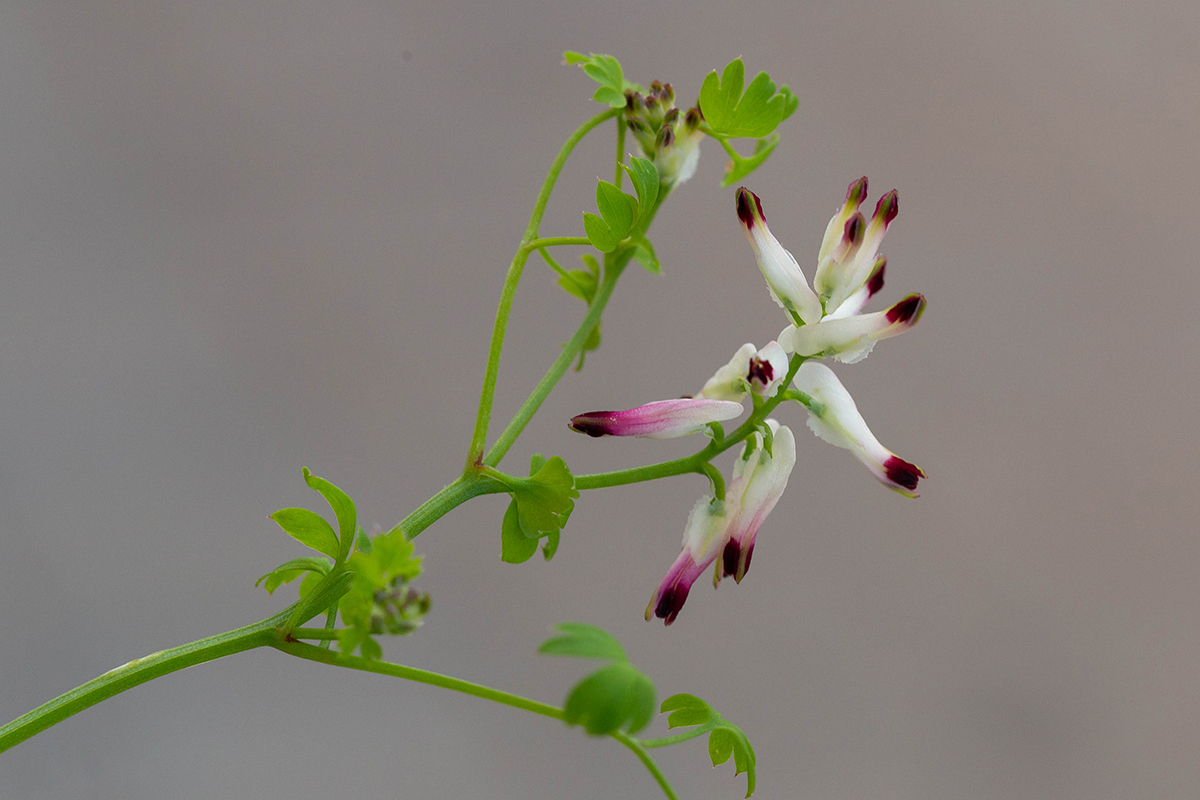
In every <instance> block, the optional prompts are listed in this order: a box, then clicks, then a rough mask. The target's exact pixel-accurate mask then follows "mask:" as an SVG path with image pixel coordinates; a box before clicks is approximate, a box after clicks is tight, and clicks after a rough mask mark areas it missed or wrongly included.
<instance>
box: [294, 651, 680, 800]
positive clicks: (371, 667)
mask: <svg viewBox="0 0 1200 800" xmlns="http://www.w3.org/2000/svg"><path fill="white" fill-rule="evenodd" d="M271 644H272V645H273V646H274V647H275V648H276V649H278V650H281V651H283V652H284V653H287V654H288V655H292V656H296V657H297V658H305V659H308V660H309V661H317V662H320V663H322V664H331V665H333V666H338V667H348V668H350V669H357V670H362V671H363V672H374V673H377V674H379V675H391V676H392V677H394V678H403V679H405V680H409V681H416V682H417V683H424V684H428V685H430V686H439V687H441V688H443V689H449V690H450V691H452V692H460V693H462V694H468V695H471V696H472V697H479V698H482V699H484V700H491V701H492V702H494V703H500V704H501V705H505V706H511V707H513V708H519V709H521V710H522V711H528V712H530V713H532V714H540V715H541V716H543V717H550V718H551V719H557V720H561V719H562V718H563V710H562V709H561V708H559V707H557V706H552V705H550V704H548V703H541V702H538V701H537V700H531V699H529V698H528V697H521V696H520V695H516V694H510V693H509V692H503V691H501V690H499V689H493V688H492V687H490V686H483V685H482V684H478V683H471V682H470V681H464V680H461V679H459V678H452V677H450V676H449V675H442V674H440V673H437V672H430V671H428V670H424V669H417V668H416V667H407V666H404V665H403V664H393V663H391V662H389V661H376V660H370V659H366V658H360V657H358V656H350V655H346V654H344V653H334V652H331V651H329V650H323V649H321V648H320V647H315V646H313V645H311V644H305V643H303V642H295V641H289V640H287V639H283V638H276V640H275V641H273V642H271ZM609 735H610V736H611V737H612V738H614V739H616V740H617V741H618V742H620V743H621V744H623V745H625V746H626V747H628V748H629V749H630V750H632V751H633V752H634V753H635V754H636V755H637V757H638V759H639V760H640V761H641V762H642V764H644V765H645V767H646V769H647V770H649V771H650V774H651V775H653V776H654V780H655V781H657V782H658V785H659V787H660V788H661V789H662V790H663V794H665V795H666V796H667V797H668V798H671V800H678V796H677V795H676V794H675V792H674V790H673V789H672V788H671V784H670V783H669V782H668V781H667V779H666V776H664V775H663V774H662V771H661V770H660V769H659V768H658V764H656V763H655V761H654V759H653V758H651V756H650V754H649V753H647V752H646V750H645V748H644V747H642V745H641V744H640V743H639V742H638V740H637V739H635V738H634V737H632V736H630V735H628V734H626V733H623V732H622V731H616V732H615V733H611V734H609Z"/></svg>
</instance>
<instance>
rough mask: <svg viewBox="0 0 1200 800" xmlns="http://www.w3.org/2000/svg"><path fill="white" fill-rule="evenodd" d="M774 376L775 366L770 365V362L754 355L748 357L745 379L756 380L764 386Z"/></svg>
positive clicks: (752, 381)
mask: <svg viewBox="0 0 1200 800" xmlns="http://www.w3.org/2000/svg"><path fill="white" fill-rule="evenodd" d="M774 378H775V368H774V367H772V366H771V362H770V361H767V360H766V359H762V358H759V357H758V356H755V357H754V358H752V359H750V372H749V374H747V375H746V379H747V380H749V381H750V382H751V383H754V382H756V381H757V382H758V383H761V384H762V385H763V386H766V385H767V384H768V383H770V382H771V381H772V380H773V379H774Z"/></svg>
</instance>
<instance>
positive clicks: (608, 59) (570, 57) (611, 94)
mask: <svg viewBox="0 0 1200 800" xmlns="http://www.w3.org/2000/svg"><path fill="white" fill-rule="evenodd" d="M563 59H564V63H566V64H578V65H579V68H580V69H582V70H583V72H584V74H586V75H587V76H588V77H589V78H591V79H592V80H594V81H595V82H596V83H598V84H600V88H599V89H597V90H596V93H595V94H593V95H592V99H593V100H595V101H596V102H597V103H604V104H606V105H608V106H610V107H612V108H623V107H624V106H625V90H626V89H641V87H640V86H637V85H636V84H632V83H628V82H626V80H625V72H624V70H622V69H621V62H620V61H617V60H616V59H615V58H613V57H612V56H606V55H603V54H601V53H592V54H590V55H586V56H585V55H584V54H583V53H576V52H573V51H571V50H568V51H567V52H565V53H563Z"/></svg>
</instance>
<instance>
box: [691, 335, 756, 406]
mask: <svg viewBox="0 0 1200 800" xmlns="http://www.w3.org/2000/svg"><path fill="white" fill-rule="evenodd" d="M757 352H758V351H757V349H756V348H755V347H754V345H753V344H752V343H750V342H746V344H744V345H742V346H741V347H739V348H738V351H737V352H736V353H734V354H733V358H731V359H729V363H728V364H726V365H725V366H723V367H721V368H720V369H719V370H717V371H716V373H715V374H714V375H713V376H712V377H711V378H709V379H708V382H707V383H705V384H704V388H703V389H701V390H700V391H699V393H697V395H696V396H697V397H707V398H708V399H710V400H731V401H734V402H737V401H739V400H741V399H742V398H744V397H745V396H746V395H747V394H749V393H750V388H749V384H748V382H747V379H746V376H747V375H748V374H749V372H750V359H751V357H753V356H754V354H755V353H757Z"/></svg>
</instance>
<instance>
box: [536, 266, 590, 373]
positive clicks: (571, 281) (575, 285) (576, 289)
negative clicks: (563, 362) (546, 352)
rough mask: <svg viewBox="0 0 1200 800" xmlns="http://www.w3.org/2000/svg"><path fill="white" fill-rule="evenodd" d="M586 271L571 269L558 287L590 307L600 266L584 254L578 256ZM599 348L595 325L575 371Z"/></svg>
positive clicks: (581, 351)
mask: <svg viewBox="0 0 1200 800" xmlns="http://www.w3.org/2000/svg"><path fill="white" fill-rule="evenodd" d="M544 253H545V251H543V255H544ZM580 258H581V259H582V260H583V263H584V265H586V266H587V269H586V270H582V269H573V270H571V271H570V272H568V273H567V274H565V275H562V276H560V277H559V279H558V285H559V286H561V287H562V288H563V289H564V290H565V291H566V292H567V294H570V295H574V296H575V297H578V298H579V299H580V300H582V301H583V302H585V303H587V304H588V306H589V307H590V306H591V305H592V299H593V298H595V296H596V288H597V287H598V286H599V285H600V264H599V263H597V261H596V259H595V257H594V256H592V255H591V254H590V253H585V254H584V255H582V256H580ZM599 346H600V323H599V322H597V323H596V327H594V328H592V330H591V331H590V332H589V333H588V337H587V339H585V340H584V342H583V349H581V350H580V351H579V363H577V364H576V365H575V371H576V372H579V370H581V369H583V359H584V357H585V356H586V355H587V354H588V353H589V352H590V351H592V350H595V349H596V348H598V347H599Z"/></svg>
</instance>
